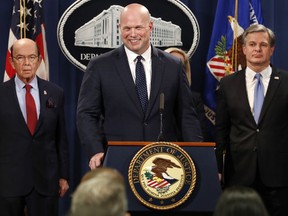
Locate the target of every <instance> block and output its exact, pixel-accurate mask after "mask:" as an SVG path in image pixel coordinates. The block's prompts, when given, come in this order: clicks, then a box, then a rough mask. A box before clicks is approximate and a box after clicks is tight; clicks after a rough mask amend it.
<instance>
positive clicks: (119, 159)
mask: <svg viewBox="0 0 288 216" xmlns="http://www.w3.org/2000/svg"><path fill="white" fill-rule="evenodd" d="M150 143H154V142H139V141H129V142H118V141H111V142H109V143H108V148H107V151H106V155H105V159H104V162H103V166H106V167H112V168H115V169H117V170H118V171H119V172H120V173H122V175H123V176H124V178H125V181H126V188H127V197H128V211H129V212H131V214H132V216H134V215H136V216H138V215H149V216H151V215H153V216H154V215H155V216H156V215H157V216H158V215H165V216H168V215H169V216H170V215H175V216H176V215H177V216H179V215H181V216H183V215H190V216H193V215H197V216H198V215H212V213H213V211H214V208H215V206H216V203H217V200H218V198H219V196H220V194H221V187H220V183H219V180H218V171H217V164H216V157H215V153H214V147H215V143H210V142H172V143H173V144H177V145H179V146H180V147H181V148H182V149H183V150H184V151H185V152H186V153H187V154H188V155H189V156H190V157H191V159H192V160H193V162H194V165H195V168H196V175H197V182H196V184H195V188H194V190H193V192H192V194H191V195H190V197H189V198H188V199H187V200H186V201H185V202H184V203H183V204H181V205H179V206H177V207H176V208H173V209H169V210H155V209H151V208H149V207H146V206H145V205H143V204H142V203H141V202H140V201H139V200H138V199H137V198H136V196H135V195H134V193H133V192H132V190H131V188H130V185H129V181H128V170H129V165H130V162H131V160H132V159H133V157H134V156H135V155H136V154H137V152H138V151H139V150H141V149H142V148H143V147H144V146H145V145H148V144H150Z"/></svg>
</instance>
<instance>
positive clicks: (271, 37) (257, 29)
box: [242, 24, 275, 47]
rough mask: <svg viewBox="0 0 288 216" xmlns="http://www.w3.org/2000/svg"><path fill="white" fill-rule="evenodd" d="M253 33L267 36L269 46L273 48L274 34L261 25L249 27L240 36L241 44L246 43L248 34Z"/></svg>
mask: <svg viewBox="0 0 288 216" xmlns="http://www.w3.org/2000/svg"><path fill="white" fill-rule="evenodd" d="M254 32H266V33H267V34H268V36H269V44H270V46H271V47H274V46H275V34H274V32H273V31H272V30H271V29H269V28H267V27H265V26H264V25H261V24H252V25H250V26H249V27H248V28H247V29H246V30H245V31H244V33H243V35H242V42H243V44H245V43H246V37H247V35H248V34H250V33H254Z"/></svg>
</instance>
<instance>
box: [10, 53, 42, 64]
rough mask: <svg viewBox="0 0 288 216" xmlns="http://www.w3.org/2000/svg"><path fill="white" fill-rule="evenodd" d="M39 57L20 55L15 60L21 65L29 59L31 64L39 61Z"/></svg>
mask: <svg viewBox="0 0 288 216" xmlns="http://www.w3.org/2000/svg"><path fill="white" fill-rule="evenodd" d="M38 57H39V56H36V55H30V56H22V55H19V56H16V57H13V58H14V59H16V61H17V62H20V63H22V62H24V61H25V60H26V59H28V61H29V62H31V63H34V62H35V61H37V60H38Z"/></svg>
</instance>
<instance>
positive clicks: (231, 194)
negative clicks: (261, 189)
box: [213, 186, 269, 216]
mask: <svg viewBox="0 0 288 216" xmlns="http://www.w3.org/2000/svg"><path fill="white" fill-rule="evenodd" d="M213 216H269V214H268V212H267V210H266V207H265V205H264V203H263V201H262V199H261V198H260V196H259V195H258V193H257V192H256V191H255V190H254V189H252V188H248V187H240V186H233V187H230V188H227V189H225V190H224V192H223V194H222V195H221V196H220V199H219V200H218V203H217V205H216V208H215V211H214V214H213Z"/></svg>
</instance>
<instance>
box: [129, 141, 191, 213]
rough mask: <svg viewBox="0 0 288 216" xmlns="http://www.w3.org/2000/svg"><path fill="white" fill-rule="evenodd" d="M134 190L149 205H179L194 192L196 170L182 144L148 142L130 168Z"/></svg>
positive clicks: (170, 206)
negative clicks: (180, 145)
mask: <svg viewBox="0 0 288 216" xmlns="http://www.w3.org/2000/svg"><path fill="white" fill-rule="evenodd" d="M128 179H129V184H130V187H131V190H132V191H133V193H134V195H135V196H136V197H137V198H138V200H139V201H140V202H141V203H142V204H144V205H145V206H147V207H150V208H153V209H157V210H168V209H172V208H175V207H177V206H179V205H181V204H182V203H183V202H185V201H186V200H187V199H188V197H189V196H190V195H191V194H192V192H193V190H194V187H195V184H196V169H195V165H194V163H193V161H192V159H191V158H190V156H189V155H188V154H187V153H186V152H185V151H184V150H183V149H182V148H181V147H179V146H178V145H176V144H173V143H168V142H157V143H151V144H149V145H146V146H145V147H143V148H142V149H141V150H139V151H138V152H137V154H136V155H135V156H134V157H133V159H132V161H131V163H130V166H129V171H128Z"/></svg>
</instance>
